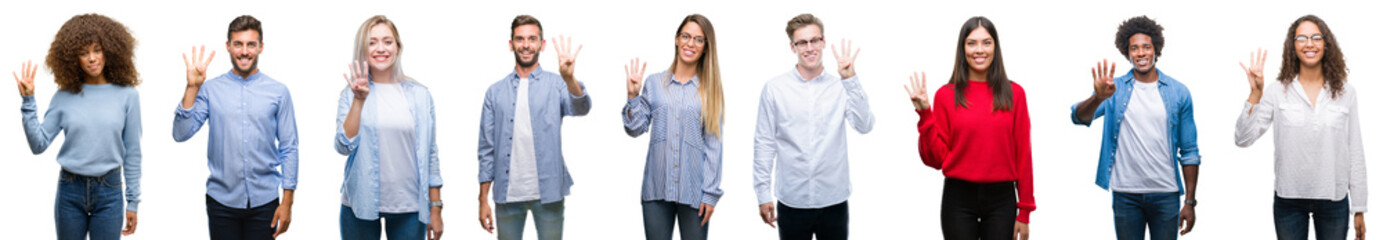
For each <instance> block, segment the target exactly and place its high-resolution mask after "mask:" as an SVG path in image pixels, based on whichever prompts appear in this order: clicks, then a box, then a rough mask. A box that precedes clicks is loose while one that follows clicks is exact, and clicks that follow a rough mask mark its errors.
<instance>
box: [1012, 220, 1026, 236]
mask: <svg viewBox="0 0 1383 240" xmlns="http://www.w3.org/2000/svg"><path fill="white" fill-rule="evenodd" d="M1013 239H1015V240H1028V224H1027V223H1023V222H1019V221H1013Z"/></svg>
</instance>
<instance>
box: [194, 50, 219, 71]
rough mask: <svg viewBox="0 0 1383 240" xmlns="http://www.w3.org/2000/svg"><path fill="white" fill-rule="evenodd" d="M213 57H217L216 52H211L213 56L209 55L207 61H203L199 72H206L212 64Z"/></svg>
mask: <svg viewBox="0 0 1383 240" xmlns="http://www.w3.org/2000/svg"><path fill="white" fill-rule="evenodd" d="M212 57H216V50H211V54H210V55H207V56H206V59H205V60H202V64H201V66H199V67H198V68H197V70H198V71H202V72H205V71H206V66H207V65H210V64H211V59H212Z"/></svg>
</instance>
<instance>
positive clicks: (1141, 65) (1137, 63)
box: [1128, 33, 1157, 73]
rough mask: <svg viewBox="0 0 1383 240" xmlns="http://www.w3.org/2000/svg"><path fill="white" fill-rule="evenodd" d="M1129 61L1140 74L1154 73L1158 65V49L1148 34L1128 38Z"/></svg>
mask: <svg viewBox="0 0 1383 240" xmlns="http://www.w3.org/2000/svg"><path fill="white" fill-rule="evenodd" d="M1128 60H1129V63H1132V64H1133V69H1134V71H1137V72H1138V73H1148V72H1152V70H1153V68H1154V67H1156V65H1157V48H1156V47H1155V46H1154V45H1153V41H1152V37H1150V36H1148V35H1147V34H1142V33H1139V34H1134V35H1133V37H1129V38H1128Z"/></svg>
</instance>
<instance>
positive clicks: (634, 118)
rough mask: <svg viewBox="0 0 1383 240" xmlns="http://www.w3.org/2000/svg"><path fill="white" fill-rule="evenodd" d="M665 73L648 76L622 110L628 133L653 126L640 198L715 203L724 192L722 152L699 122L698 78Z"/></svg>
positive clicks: (693, 204)
mask: <svg viewBox="0 0 1383 240" xmlns="http://www.w3.org/2000/svg"><path fill="white" fill-rule="evenodd" d="M670 76H671V75H670V74H669V73H668V72H667V71H663V72H661V73H656V74H653V75H651V76H648V79H646V80H644V83H645V84H644V85H643V94H640V95H639V96H638V97H635V98H633V99H629V102H627V103H625V105H624V111H622V112H623V114H624V131H625V132H626V133H628V134H629V136H631V137H638V136H639V135H642V134H643V133H644V132H649V129H648V126H649V125H650V124H651V125H653V130H652V133H651V134H652V135H653V136H652V137H650V138H649V143H648V162H646V163H644V170H643V198H642V200H644V201H653V200H666V201H674V202H677V203H680V204H686V205H690V206H691V207H692V208H693V209H700V208H701V203H705V204H709V205H711V206H715V205H716V202H717V201H719V200H720V197H721V196H722V195H724V194H725V192H724V191H722V190H720V169H721V168H720V159H721V155H722V154H721V153H722V151H721V142H720V137H719V136H716V135H715V134H711V133H708V132H706V131H705V127H704V125H703V124H702V123H701V118H702V117H701V97H700V95H699V93H698V88H699V87H700V85H701V80H700V78H698V77H692V79H691V80H690V81H687V82H686V83H680V82H677V81H674V80H672V78H671V77H670ZM722 126H724V125H722ZM722 129H724V127H722ZM682 150H686V151H682Z"/></svg>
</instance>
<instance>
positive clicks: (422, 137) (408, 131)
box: [336, 15, 442, 240]
mask: <svg viewBox="0 0 1383 240" xmlns="http://www.w3.org/2000/svg"><path fill="white" fill-rule="evenodd" d="M398 32H399V31H398V28H395V27H394V23H393V22H392V21H389V19H388V18H385V17H384V16H382V15H377V16H374V17H371V18H370V19H369V20H366V21H365V23H364V24H361V25H360V29H359V31H357V32H356V39H355V53H354V54H353V55H354V56H355V62H354V63H353V64H351V65H350V68H351V71H350V73H349V74H346V76H345V77H346V81H347V82H348V83H349V84H350V85H349V86H348V87H347V88H346V89H345V90H342V91H341V100H340V103H339V105H338V106H337V115H336V125H337V126H339V127H337V129H336V152H339V153H341V154H342V155H347V156H349V157H347V158H346V173H345V175H346V176H345V180H344V182H343V183H342V186H341V204H342V206H341V217H340V219H341V239H379V238H380V232H381V230H384V231H383V232H385V233H386V234H387V235H388V237H389V239H391V240H394V239H423V238H424V237H425V236H426V237H427V239H440V238H441V237H442V194H441V191H442V176H441V173H440V171H441V169H440V167H439V165H438V162H437V136H436V132H437V131H436V129H437V128H436V125H437V124H436V121H435V119H436V116H437V114H436V111H435V110H434V108H433V105H432V94H431V93H430V92H428V90H427V87H425V86H423V85H422V84H420V83H418V82H417V81H414V80H413V79H412V78H409V77H408V76H405V75H403V69H402V66H401V64H400V62H399V58H400V57H401V56H402V54H403V41H402V40H401V39H400V38H399V34H398ZM367 65H368V66H367ZM381 220H382V222H383V224H384V227H383V229H381V228H380V222H381Z"/></svg>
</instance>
